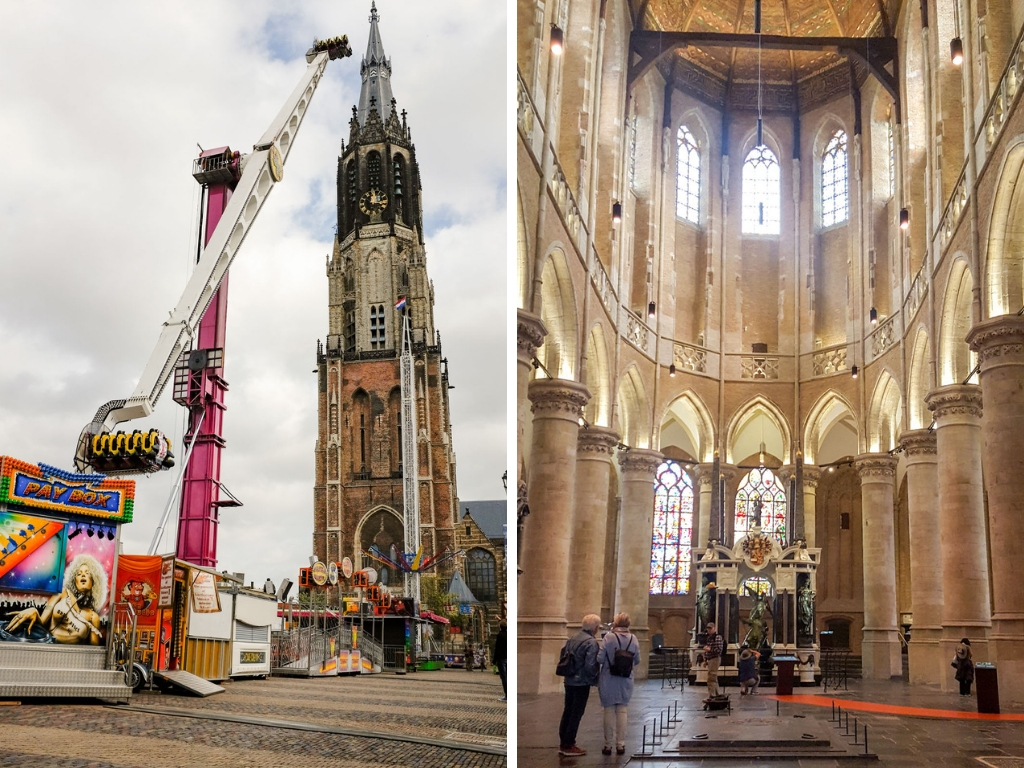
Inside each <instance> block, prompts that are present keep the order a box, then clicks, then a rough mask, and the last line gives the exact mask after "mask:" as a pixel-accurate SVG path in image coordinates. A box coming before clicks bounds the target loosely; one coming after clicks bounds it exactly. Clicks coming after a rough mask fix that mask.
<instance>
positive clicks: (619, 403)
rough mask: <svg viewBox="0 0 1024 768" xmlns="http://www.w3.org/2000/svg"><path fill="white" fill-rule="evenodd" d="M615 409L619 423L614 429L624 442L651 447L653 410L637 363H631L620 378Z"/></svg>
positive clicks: (635, 445) (630, 444) (633, 446)
mask: <svg viewBox="0 0 1024 768" xmlns="http://www.w3.org/2000/svg"><path fill="white" fill-rule="evenodd" d="M615 409H616V413H617V415H618V425H617V426H613V429H615V431H616V432H618V433H619V434H620V435H621V436H622V442H624V443H625V444H626V445H628V446H630V447H631V448H650V445H651V410H650V406H649V404H648V401H647V391H646V389H645V388H644V382H643V379H642V378H641V377H640V371H639V370H637V367H636V365H630V366H629V368H628V369H627V370H626V373H625V374H623V376H622V378H621V379H620V380H619V387H618V390H617V391H616V395H615Z"/></svg>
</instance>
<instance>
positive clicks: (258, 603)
mask: <svg viewBox="0 0 1024 768" xmlns="http://www.w3.org/2000/svg"><path fill="white" fill-rule="evenodd" d="M221 594H222V596H223V593H221ZM228 594H229V595H230V593H228ZM277 620H278V619H277V597H276V596H275V595H268V594H266V593H265V592H260V591H256V590H253V589H241V590H239V592H238V594H236V595H234V634H233V641H234V642H233V643H232V649H231V676H232V677H254V676H260V677H263V676H266V675H269V674H270V630H271V628H272V627H273V626H274V625H275V624H276V623H277Z"/></svg>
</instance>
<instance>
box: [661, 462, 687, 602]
mask: <svg viewBox="0 0 1024 768" xmlns="http://www.w3.org/2000/svg"><path fill="white" fill-rule="evenodd" d="M692 537H693V481H692V480H691V479H690V478H689V476H688V475H687V474H686V473H685V472H683V470H682V468H681V467H680V466H679V465H678V464H676V463H675V462H674V461H666V462H664V463H663V464H662V465H661V466H660V467H658V474H657V475H656V477H655V483H654V539H653V542H652V546H651V594H652V595H685V594H688V593H689V592H690V541H691V539H692Z"/></svg>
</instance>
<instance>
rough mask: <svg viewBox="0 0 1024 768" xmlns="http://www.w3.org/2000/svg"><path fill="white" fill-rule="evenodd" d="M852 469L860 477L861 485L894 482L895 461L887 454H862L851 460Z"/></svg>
mask: <svg viewBox="0 0 1024 768" xmlns="http://www.w3.org/2000/svg"><path fill="white" fill-rule="evenodd" d="M853 467H854V469H856V470H857V474H858V475H860V482H861V485H865V484H868V483H882V484H885V485H893V484H895V482H896V459H894V458H893V457H892V456H890V455H889V454H888V453H862V454H861V455H860V456H857V457H855V458H854V460H853Z"/></svg>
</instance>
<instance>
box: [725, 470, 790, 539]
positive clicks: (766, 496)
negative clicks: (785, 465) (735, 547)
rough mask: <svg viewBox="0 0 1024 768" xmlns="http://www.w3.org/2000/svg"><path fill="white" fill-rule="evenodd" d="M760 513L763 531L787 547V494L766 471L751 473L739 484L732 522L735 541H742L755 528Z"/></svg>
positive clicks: (770, 472) (775, 478) (776, 479)
mask: <svg viewBox="0 0 1024 768" xmlns="http://www.w3.org/2000/svg"><path fill="white" fill-rule="evenodd" d="M758 502H760V504H758ZM758 510H760V513H761V531H762V532H763V533H767V534H768V535H769V536H774V537H775V538H776V539H778V540H779V543H780V544H781V543H784V542H785V540H786V534H787V530H786V491H785V489H784V488H783V487H782V483H780V482H779V478H777V477H776V476H775V473H774V472H772V471H771V470H770V469H767V468H765V467H758V468H757V469H752V470H750V472H749V473H748V474H747V476H746V477H744V478H743V481H742V482H741V483H740V489H739V491H738V492H737V493H736V515H735V517H734V520H733V540H734V541H739V539H740V538H741V537H742V536H744V535H745V534H747V533H749V532H750V530H751V528H753V527H754V523H755V522H756V520H755V519H754V518H756V517H757V513H758Z"/></svg>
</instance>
